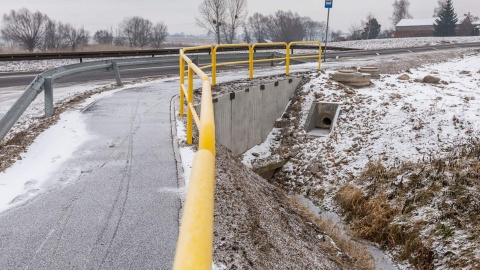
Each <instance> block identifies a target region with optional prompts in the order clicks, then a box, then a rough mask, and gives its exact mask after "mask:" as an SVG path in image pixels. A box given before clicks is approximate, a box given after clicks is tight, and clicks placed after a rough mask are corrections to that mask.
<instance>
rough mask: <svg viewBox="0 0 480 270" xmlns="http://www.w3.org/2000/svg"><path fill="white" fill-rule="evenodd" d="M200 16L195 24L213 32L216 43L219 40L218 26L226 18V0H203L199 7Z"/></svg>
mask: <svg viewBox="0 0 480 270" xmlns="http://www.w3.org/2000/svg"><path fill="white" fill-rule="evenodd" d="M199 12H200V16H199V17H197V18H196V21H197V25H198V26H200V27H202V28H204V29H206V30H207V31H210V32H212V33H214V34H215V37H216V39H217V43H218V44H220V42H221V35H220V27H221V26H222V25H223V23H225V20H226V19H227V12H228V11H227V2H226V0H203V1H202V3H201V4H200V7H199Z"/></svg>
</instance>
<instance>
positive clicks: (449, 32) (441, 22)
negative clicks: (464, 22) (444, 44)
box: [434, 0, 458, 37]
mask: <svg viewBox="0 0 480 270" xmlns="http://www.w3.org/2000/svg"><path fill="white" fill-rule="evenodd" d="M438 17H439V18H438V19H436V20H435V24H434V26H435V32H434V35H435V36H437V37H452V36H455V35H456V33H455V27H456V26H457V22H458V18H457V14H456V13H455V10H454V9H453V4H452V0H447V2H446V3H445V5H444V6H443V8H442V10H441V11H440V13H439V14H438Z"/></svg>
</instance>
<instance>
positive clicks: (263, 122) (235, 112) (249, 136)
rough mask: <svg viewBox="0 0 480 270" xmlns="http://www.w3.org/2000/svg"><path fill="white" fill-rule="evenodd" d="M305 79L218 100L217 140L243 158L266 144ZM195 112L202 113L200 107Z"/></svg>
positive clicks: (214, 102) (216, 107) (260, 86)
mask: <svg viewBox="0 0 480 270" xmlns="http://www.w3.org/2000/svg"><path fill="white" fill-rule="evenodd" d="M301 80H302V79H301V78H292V79H286V80H283V81H278V82H275V83H271V84H266V85H259V86H255V87H251V88H249V89H245V90H242V91H237V92H234V93H229V94H225V95H223V96H220V97H217V98H215V99H214V100H213V107H214V110H215V128H216V132H215V136H216V139H217V141H218V142H220V143H221V144H223V145H225V147H227V148H228V149H230V150H231V151H232V152H233V154H234V155H240V154H242V153H244V152H245V151H247V150H248V149H250V148H252V147H254V146H255V145H257V144H260V143H262V142H263V141H265V139H266V138H267V136H268V134H269V133H270V131H272V129H273V127H274V125H275V121H276V120H277V119H278V118H280V117H281V116H282V114H283V112H284V111H285V108H286V107H287V105H288V102H289V101H290V98H291V97H292V95H293V93H294V92H295V89H296V88H297V86H298V85H299V84H300V81H301ZM195 109H196V110H197V112H200V105H197V106H195Z"/></svg>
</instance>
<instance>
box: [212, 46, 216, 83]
mask: <svg viewBox="0 0 480 270" xmlns="http://www.w3.org/2000/svg"><path fill="white" fill-rule="evenodd" d="M216 84H217V46H215V48H214V49H213V52H212V85H216Z"/></svg>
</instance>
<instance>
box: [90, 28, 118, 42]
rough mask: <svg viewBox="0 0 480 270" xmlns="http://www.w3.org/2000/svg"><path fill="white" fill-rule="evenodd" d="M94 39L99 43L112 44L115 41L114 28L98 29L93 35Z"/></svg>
mask: <svg viewBox="0 0 480 270" xmlns="http://www.w3.org/2000/svg"><path fill="white" fill-rule="evenodd" d="M93 40H95V42H97V43H98V44H107V45H111V44H112V43H113V30H108V29H104V30H97V31H96V32H95V35H93Z"/></svg>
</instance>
